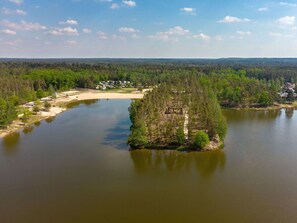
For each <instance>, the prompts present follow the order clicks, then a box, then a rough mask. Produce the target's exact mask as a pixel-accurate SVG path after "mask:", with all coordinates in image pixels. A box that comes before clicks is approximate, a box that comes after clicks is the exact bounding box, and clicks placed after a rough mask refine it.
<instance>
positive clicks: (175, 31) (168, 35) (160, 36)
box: [148, 26, 191, 41]
mask: <svg viewBox="0 0 297 223" xmlns="http://www.w3.org/2000/svg"><path fill="white" fill-rule="evenodd" d="M190 33H191V32H190V31H189V30H188V29H184V28H183V27H181V26H175V27H173V28H170V29H169V30H168V31H165V32H157V33H156V34H155V35H150V36H148V37H149V38H150V39H153V40H162V41H169V40H173V41H177V40H178V39H177V38H176V36H184V35H187V34H190Z"/></svg>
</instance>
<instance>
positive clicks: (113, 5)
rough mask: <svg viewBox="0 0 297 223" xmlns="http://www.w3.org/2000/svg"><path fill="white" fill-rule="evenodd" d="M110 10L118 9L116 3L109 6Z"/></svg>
mask: <svg viewBox="0 0 297 223" xmlns="http://www.w3.org/2000/svg"><path fill="white" fill-rule="evenodd" d="M110 8H111V9H118V8H120V6H119V4H117V3H112V4H111V6H110Z"/></svg>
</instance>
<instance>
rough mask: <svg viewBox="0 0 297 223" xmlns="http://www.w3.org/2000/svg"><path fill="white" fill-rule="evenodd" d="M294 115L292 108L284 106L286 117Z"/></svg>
mask: <svg viewBox="0 0 297 223" xmlns="http://www.w3.org/2000/svg"><path fill="white" fill-rule="evenodd" d="M293 115H294V108H286V117H287V118H289V119H291V118H292V117H293Z"/></svg>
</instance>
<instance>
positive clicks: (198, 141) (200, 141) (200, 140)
mask: <svg viewBox="0 0 297 223" xmlns="http://www.w3.org/2000/svg"><path fill="white" fill-rule="evenodd" d="M208 144H209V136H208V135H207V134H206V133H205V132H204V131H201V130H200V131H198V132H197V133H196V135H195V140H194V146H195V147H197V148H198V149H203V148H204V147H205V146H207V145H208Z"/></svg>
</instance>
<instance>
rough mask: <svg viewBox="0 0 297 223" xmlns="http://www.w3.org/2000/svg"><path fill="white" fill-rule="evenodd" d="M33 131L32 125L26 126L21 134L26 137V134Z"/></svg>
mask: <svg viewBox="0 0 297 223" xmlns="http://www.w3.org/2000/svg"><path fill="white" fill-rule="evenodd" d="M33 130H34V126H33V125H30V126H26V127H25V128H24V129H23V133H24V134H26V135H27V134H29V133H31V132H33Z"/></svg>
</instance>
